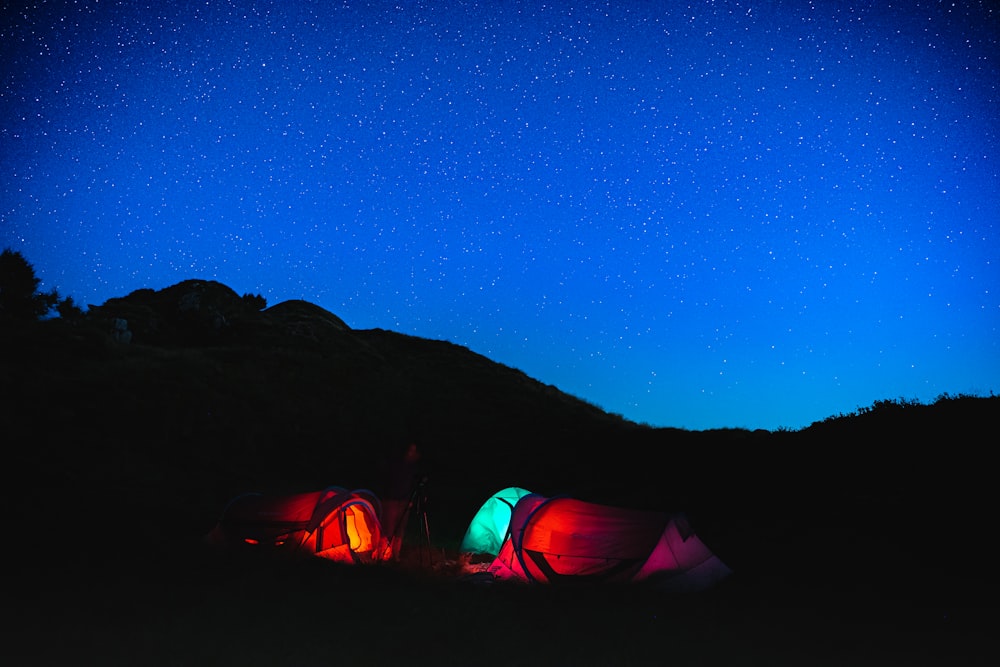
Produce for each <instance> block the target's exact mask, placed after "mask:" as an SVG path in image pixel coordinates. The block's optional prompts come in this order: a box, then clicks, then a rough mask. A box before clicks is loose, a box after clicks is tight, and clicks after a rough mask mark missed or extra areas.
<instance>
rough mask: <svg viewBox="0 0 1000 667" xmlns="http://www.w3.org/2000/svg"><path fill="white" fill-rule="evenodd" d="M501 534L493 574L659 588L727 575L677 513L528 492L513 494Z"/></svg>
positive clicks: (707, 582) (699, 586)
mask: <svg viewBox="0 0 1000 667" xmlns="http://www.w3.org/2000/svg"><path fill="white" fill-rule="evenodd" d="M491 500H492V498H491ZM488 502H489V501H488ZM484 507H485V505H484ZM477 517H478V514H477ZM474 521H475V519H474ZM499 532H500V531H499V529H498V530H497V533H499ZM503 534H505V535H506V539H504V540H503V543H502V544H501V546H500V548H499V550H498V552H497V555H496V557H495V558H494V560H493V561H492V563H490V565H489V567H488V572H490V573H491V574H492V575H493V577H494V578H495V579H501V580H520V581H528V582H539V583H546V584H572V583H582V582H639V581H646V582H649V583H650V584H652V585H655V586H656V587H657V588H660V589H669V590H703V589H706V588H709V587H711V586H713V585H715V584H716V583H718V582H719V581H721V580H722V579H724V578H726V577H727V576H729V575H730V574H731V570H730V569H729V567H728V566H726V565H725V563H723V562H722V561H721V560H720V559H719V558H718V557H717V556H716V555H715V554H713V553H712V552H711V551H710V550H709V549H708V547H707V546H705V544H704V543H703V542H702V541H701V540H700V539H699V538H698V537H697V536H696V535H695V534H694V533H693V531H692V530H691V527H690V525H689V524H688V522H687V519H686V518H685V517H684V515H682V514H669V513H662V512H651V511H646V510H634V509H626V508H619V507H611V506H607V505H598V504H594V503H588V502H584V501H581V500H577V499H574V498H565V497H555V498H548V497H545V496H541V495H538V494H535V493H527V494H525V495H522V496H520V497H519V498H518V500H517V502H516V504H515V505H514V507H513V510H512V511H511V512H510V522H509V526H508V528H507V529H504V530H503Z"/></svg>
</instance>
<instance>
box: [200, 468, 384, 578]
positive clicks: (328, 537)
mask: <svg viewBox="0 0 1000 667" xmlns="http://www.w3.org/2000/svg"><path fill="white" fill-rule="evenodd" d="M379 513H380V503H379V500H378V498H377V497H376V496H375V494H373V493H372V492H370V491H368V490H366V489H356V490H348V489H345V488H342V487H338V486H331V487H328V488H326V489H323V490H322V491H311V492H308V493H299V494H294V495H287V496H268V495H264V494H260V493H245V494H242V495H239V496H237V497H235V498H233V499H232V500H231V501H229V503H228V504H227V505H226V508H225V509H224V510H223V513H222V516H221V518H220V519H219V521H218V523H217V524H216V525H215V527H214V528H213V529H212V531H211V532H210V533H209V535H208V537H207V541H208V542H209V544H212V545H216V546H219V547H224V548H230V549H240V550H253V551H256V552H260V553H274V554H289V555H315V556H319V557H322V558H327V559H330V560H333V561H338V562H342V563H366V562H373V561H378V560H385V559H386V558H388V557H389V556H390V554H389V553H388V548H389V547H388V543H387V540H386V539H385V537H384V535H383V533H382V526H381V523H380V521H379Z"/></svg>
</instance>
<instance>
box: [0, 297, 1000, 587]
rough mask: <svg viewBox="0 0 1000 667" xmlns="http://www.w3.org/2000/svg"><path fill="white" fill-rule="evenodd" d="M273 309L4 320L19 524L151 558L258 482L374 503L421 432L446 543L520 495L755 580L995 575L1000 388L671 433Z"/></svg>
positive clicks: (155, 306) (156, 308) (467, 358)
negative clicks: (678, 521)
mask: <svg viewBox="0 0 1000 667" xmlns="http://www.w3.org/2000/svg"><path fill="white" fill-rule="evenodd" d="M263 305H264V304H263V300H262V299H260V298H259V297H253V296H251V295H243V296H240V295H238V294H237V293H235V292H234V291H233V290H232V289H230V288H229V287H226V286H225V285H222V284H219V283H216V282H212V281H201V280H189V281H185V282H182V283H179V284H177V285H174V286H171V287H168V288H166V289H163V290H158V291H155V290H149V289H145V290H139V291H136V292H133V293H132V294H129V295H127V296H125V297H121V298H115V299H111V300H109V301H107V302H106V303H104V304H101V305H99V306H91V307H90V309H89V310H88V311H87V312H86V314H85V316H83V317H79V318H73V319H62V318H56V319H52V320H46V321H42V322H36V323H30V324H21V325H18V326H14V327H6V328H4V329H3V331H2V341H0V342H2V353H0V354H2V361H3V376H2V382H3V386H2V389H3V395H4V397H5V398H4V401H3V407H2V413H0V418H2V423H3V437H4V441H5V443H6V445H7V446H6V447H5V452H6V453H7V456H8V460H7V462H6V465H5V471H6V480H5V482H6V488H7V489H8V495H9V502H8V503H7V505H6V507H7V508H8V512H10V513H11V516H17V517H21V518H24V519H25V520H26V522H27V523H29V524H30V525H31V526H33V527H34V528H33V529H32V530H34V531H37V530H38V529H39V527H41V526H46V525H48V524H49V523H51V522H56V523H58V524H59V525H60V528H59V531H60V538H59V540H60V541H61V542H65V543H69V542H72V543H73V544H74V545H75V546H74V548H79V549H83V550H94V551H95V552H100V551H101V550H102V549H109V548H110V549H112V550H117V549H120V550H122V551H131V552H141V551H142V549H143V548H155V547H157V546H160V545H165V544H171V543H176V542H182V541H190V540H198V539H200V537H201V536H202V535H204V534H205V532H207V530H208V529H209V528H210V527H211V525H212V523H214V521H215V519H216V517H217V516H218V513H219V512H220V511H221V508H222V507H223V506H224V504H225V502H226V501H227V500H228V499H229V498H231V497H232V496H234V495H236V494H238V493H241V492H244V491H249V490H257V491H279V490H309V489H315V488H321V487H325V486H328V485H339V486H347V487H355V488H358V487H363V488H373V489H377V488H378V486H379V484H380V480H379V478H378V471H379V470H381V468H382V463H383V462H384V458H385V456H387V454H388V453H389V452H390V451H391V450H392V449H393V448H395V447H396V446H397V445H399V444H401V443H402V442H403V441H407V440H415V441H417V442H419V443H420V444H421V446H422V448H423V451H424V452H425V456H426V459H427V463H428V465H429V467H430V470H431V477H430V481H429V484H428V489H429V513H430V515H431V517H432V520H433V522H434V529H435V536H436V537H437V539H438V540H439V541H441V542H442V543H451V544H457V542H458V540H460V539H461V534H462V531H464V528H465V526H466V524H467V522H468V521H469V519H471V516H472V514H473V513H474V512H475V511H476V510H477V509H478V507H479V505H480V504H481V503H482V501H483V500H485V499H486V498H487V497H488V496H489V495H490V494H491V493H492V492H494V491H496V490H498V489H500V488H503V487H506V486H511V485H517V486H523V487H525V488H528V489H531V490H533V491H537V492H539V493H543V494H546V495H557V494H570V495H575V496H577V497H580V498H582V499H586V500H591V501H594V502H607V503H609V504H621V505H628V506H635V507H649V508H655V509H665V510H670V511H684V512H686V513H687V514H688V515H689V516H690V517H691V518H692V521H693V524H694V525H695V526H696V530H697V531H698V532H699V534H700V535H702V537H703V538H704V539H705V541H706V543H708V544H709V545H710V546H712V548H713V549H714V550H715V551H716V552H717V553H719V554H720V555H721V556H722V557H723V558H724V560H727V562H730V563H731V564H732V565H733V567H734V569H736V571H737V572H740V571H743V572H755V573H757V574H758V575H760V576H765V575H767V576H778V575H779V574H780V573H781V572H797V573H800V574H802V573H811V574H812V575H815V574H816V573H817V572H823V573H827V574H829V573H831V572H833V571H834V570H836V571H837V573H838V576H837V577H835V578H833V579H831V581H837V582H840V583H843V582H844V581H864V579H863V577H862V575H863V573H865V572H868V573H869V574H870V573H871V572H872V571H880V570H893V571H903V572H906V573H907V576H910V575H913V576H920V575H919V573H921V572H930V571H933V572H934V574H933V576H927V577H926V579H927V580H926V581H925V585H927V586H931V587H936V588H940V587H941V586H942V585H943V584H941V583H940V582H942V581H947V582H948V583H949V584H950V583H951V582H952V579H956V580H958V581H964V578H965V577H971V578H972V579H973V580H974V584H975V585H981V583H982V582H981V581H979V580H978V579H977V577H978V576H980V574H981V572H980V570H979V568H981V567H985V566H987V565H988V563H987V561H986V559H985V557H984V556H983V553H984V551H983V550H984V549H985V548H986V546H985V545H986V544H987V541H986V538H985V535H987V534H988V533H989V530H990V525H987V523H988V522H989V520H990V519H992V516H991V515H990V514H989V512H988V511H987V509H986V508H988V507H992V506H994V505H995V497H994V492H993V490H992V489H993V485H992V480H991V478H990V474H989V472H988V471H989V470H990V469H991V466H990V465H989V462H991V461H992V449H993V448H994V447H995V445H994V444H993V443H992V440H993V439H992V438H991V437H990V436H989V433H991V432H992V431H993V429H994V423H995V420H996V416H997V412H998V411H997V408H998V405H1000V403H998V401H1000V399H998V398H997V397H992V396H991V397H969V396H955V397H951V396H945V397H942V398H941V399H939V400H938V401H937V402H935V403H934V404H933V405H918V404H913V403H908V402H905V401H884V402H880V403H877V404H876V405H875V406H873V407H872V408H871V409H866V410H863V411H860V412H859V413H856V414H852V415H842V416H837V417H831V418H830V419H827V420H824V421H823V422H818V423H816V424H813V425H812V426H810V427H809V428H806V429H803V430H801V431H794V432H792V431H777V432H765V431H747V430H742V429H721V430H715V431H705V432H692V431H686V430H681V429H671V428H652V427H648V426H644V425H639V424H635V423H632V422H629V421H627V420H625V419H623V418H621V417H620V416H618V415H614V414H608V413H606V412H605V411H603V410H601V409H600V408H598V407H596V406H594V405H592V404H590V403H588V402H586V401H583V400H580V399H578V398H576V397H574V396H571V395H568V394H566V393H564V392H562V391H560V390H559V389H557V388H556V387H553V386H551V385H546V384H544V383H542V382H539V381H537V380H535V379H532V378H530V377H528V376H527V375H525V374H524V373H523V372H521V371H519V370H517V369H514V368H510V367H508V366H505V365H503V364H499V363H496V362H493V361H491V360H490V359H487V358H486V357H483V356H482V355H479V354H476V353H475V352H472V351H471V350H469V349H467V348H465V347H462V346H460V345H456V344H453V343H449V342H445V341H438V340H427V339H422V338H417V337H413V336H407V335H403V334H399V333H394V332H391V331H385V330H381V329H373V330H355V329H351V328H350V327H349V326H348V325H347V324H346V323H345V322H344V321H343V320H341V319H340V318H339V317H337V316H336V315H334V314H333V313H330V312H328V311H326V310H324V309H322V308H320V307H318V306H315V305H313V304H310V303H307V302H304V301H287V302H284V303H279V304H276V305H273V306H271V307H268V308H264V307H263ZM56 517H58V518H56ZM101 524H105V525H107V526H109V527H113V530H114V533H113V535H114V537H113V538H112V542H113V545H111V546H110V547H109V545H108V544H107V543H106V542H104V541H102V540H98V539H95V538H94V535H95V531H98V532H99V530H100V529H99V528H98V526H99V525H101ZM126 537H127V539H126ZM143 545H145V546H143ZM41 548H45V547H41ZM54 553H58V549H56V550H55V551H54ZM957 563H962V565H961V566H958V565H955V566H954V567H953V564H957ZM963 567H964V568H966V569H965V570H964V571H963V569H962V568H963ZM942 571H944V572H946V574H942ZM894 581H902V579H898V580H894ZM971 585H973V584H970V586H971Z"/></svg>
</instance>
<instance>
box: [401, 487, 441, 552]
mask: <svg viewBox="0 0 1000 667" xmlns="http://www.w3.org/2000/svg"><path fill="white" fill-rule="evenodd" d="M426 486H427V477H426V476H424V477H421V478H420V480H419V481H418V482H417V484H416V485H415V486H414V487H413V492H412V493H411V494H410V499H409V501H407V504H406V511H405V512H403V514H402V516H400V517H399V519H398V525H397V526H396V532H395V534H397V535H403V536H404V542H405V537H406V535H407V534H412V533H413V530H412V529H410V524H411V523H412V522H413V521H414V520H415V521H416V522H417V525H416V531H417V554H418V558H419V562H420V565H421V566H423V564H424V557H425V556H426V557H427V561H428V564H429V565H433V564H434V555H433V551H432V549H431V529H430V525H429V524H428V523H427V488H426ZM400 548H402V546H401V547H400Z"/></svg>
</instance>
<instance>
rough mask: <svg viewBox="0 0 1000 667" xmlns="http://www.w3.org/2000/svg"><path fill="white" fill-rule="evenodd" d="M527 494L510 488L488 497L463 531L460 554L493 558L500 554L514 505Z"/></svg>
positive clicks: (523, 490)
mask: <svg viewBox="0 0 1000 667" xmlns="http://www.w3.org/2000/svg"><path fill="white" fill-rule="evenodd" d="M529 493H531V492H530V491H528V490H527V489H522V488H520V487H516V486H511V487H507V488H506V489H503V490H501V491H497V492H496V493H494V494H493V495H492V496H490V497H489V498H488V499H487V500H486V502H485V503H483V506H482V507H480V508H479V511H478V512H476V515H475V516H474V517H472V521H471V522H470V523H469V527H468V529H467V530H466V531H465V537H464V538H462V546H461V551H462V553H467V554H491V555H493V556H496V555H497V554H498V553H500V546H501V545H502V544H503V541H504V539H505V538H506V537H507V528H509V527H510V515H511V512H513V511H514V505H516V504H517V501H518V500H520V499H521V498H523V497H524V496H526V495H528V494H529Z"/></svg>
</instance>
